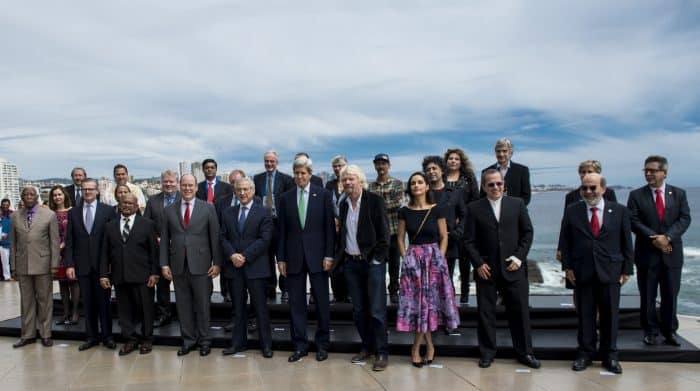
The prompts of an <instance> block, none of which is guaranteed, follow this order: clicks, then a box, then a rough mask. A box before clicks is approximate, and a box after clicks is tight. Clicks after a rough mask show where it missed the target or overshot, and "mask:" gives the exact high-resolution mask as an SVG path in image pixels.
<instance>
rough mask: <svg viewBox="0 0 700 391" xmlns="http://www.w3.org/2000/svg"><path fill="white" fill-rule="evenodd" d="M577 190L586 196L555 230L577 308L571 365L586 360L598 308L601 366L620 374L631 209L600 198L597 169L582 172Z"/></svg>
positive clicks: (590, 356)
mask: <svg viewBox="0 0 700 391" xmlns="http://www.w3.org/2000/svg"><path fill="white" fill-rule="evenodd" d="M580 190H581V196H582V198H583V200H584V201H585V202H576V203H573V204H571V205H569V206H568V207H567V208H566V210H565V211H564V217H563V219H562V225H561V235H560V236H559V249H560V250H561V263H562V268H563V269H564V270H565V271H566V279H567V280H569V282H571V284H572V285H573V286H574V289H575V293H576V295H575V300H576V308H577V309H578V311H577V315H578V352H577V354H576V360H574V362H573V365H572V366H571V369H573V370H574V371H582V370H584V369H586V368H587V367H588V365H590V364H591V361H592V360H593V357H594V356H595V353H596V342H597V339H598V334H597V333H596V315H597V314H599V319H598V323H599V325H600V326H599V327H600V347H599V351H600V356H601V358H602V360H603V366H604V367H605V369H607V370H608V371H610V372H613V373H618V374H619V373H622V367H621V366H620V363H619V362H618V358H617V356H618V354H617V330H618V323H619V322H618V312H619V309H620V287H621V285H623V284H624V283H625V282H627V280H628V279H629V276H630V275H631V274H632V272H633V264H632V257H633V255H632V232H631V225H630V214H629V211H628V210H627V208H625V207H624V206H623V205H620V204H618V203H616V202H613V201H609V200H605V199H604V198H603V193H605V178H603V176H602V175H600V174H587V175H586V176H584V177H583V179H582V180H581V188H580Z"/></svg>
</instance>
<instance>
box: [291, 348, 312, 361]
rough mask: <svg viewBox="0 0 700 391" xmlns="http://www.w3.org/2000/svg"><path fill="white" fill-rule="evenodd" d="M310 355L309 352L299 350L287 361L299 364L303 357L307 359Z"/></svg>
mask: <svg viewBox="0 0 700 391" xmlns="http://www.w3.org/2000/svg"><path fill="white" fill-rule="evenodd" d="M308 355H309V353H308V352H300V351H298V350H297V351H295V352H294V353H292V355H291V356H289V358H288V359H287V361H288V362H297V361H299V360H301V358H302V357H306V356H308Z"/></svg>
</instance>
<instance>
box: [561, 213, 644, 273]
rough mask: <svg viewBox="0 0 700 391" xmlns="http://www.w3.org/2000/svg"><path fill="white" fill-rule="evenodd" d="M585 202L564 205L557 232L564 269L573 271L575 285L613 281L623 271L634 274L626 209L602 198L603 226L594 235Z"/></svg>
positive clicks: (629, 226)
mask: <svg viewBox="0 0 700 391" xmlns="http://www.w3.org/2000/svg"><path fill="white" fill-rule="evenodd" d="M587 209H588V205H587V204H586V203H585V202H577V203H574V204H572V205H570V206H569V207H567V208H566V210H565V211H564V218H563V219H562V226H561V234H560V235H559V250H560V251H561V263H562V268H563V269H564V270H569V269H571V270H573V272H574V276H575V277H576V285H579V284H587V283H589V282H592V281H595V280H596V279H595V277H596V276H597V281H599V282H601V283H604V284H614V283H616V282H618V281H619V280H620V276H621V275H622V274H626V275H631V274H632V273H633V271H634V270H633V264H632V256H633V254H632V232H631V225H630V215H629V211H628V210H627V209H626V208H625V207H624V206H622V205H620V204H618V203H616V202H612V201H605V210H604V211H603V213H604V215H603V225H602V226H601V227H600V232H599V234H598V236H597V237H596V236H593V231H592V230H591V223H590V220H588V212H587Z"/></svg>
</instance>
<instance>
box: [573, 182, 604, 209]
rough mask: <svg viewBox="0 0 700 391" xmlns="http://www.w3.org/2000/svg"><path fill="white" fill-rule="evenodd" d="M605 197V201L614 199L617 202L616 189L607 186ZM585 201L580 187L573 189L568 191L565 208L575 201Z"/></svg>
mask: <svg viewBox="0 0 700 391" xmlns="http://www.w3.org/2000/svg"><path fill="white" fill-rule="evenodd" d="M603 199H604V200H605V201H612V202H617V196H616V195H615V190H613V189H611V188H609V187H606V188H605V193H603ZM579 201H583V197H581V191H580V188H578V189H575V190H571V191H570V192H568V193H566V197H565V198H564V209H566V207H567V206H569V205H571V204H573V203H574V202H579Z"/></svg>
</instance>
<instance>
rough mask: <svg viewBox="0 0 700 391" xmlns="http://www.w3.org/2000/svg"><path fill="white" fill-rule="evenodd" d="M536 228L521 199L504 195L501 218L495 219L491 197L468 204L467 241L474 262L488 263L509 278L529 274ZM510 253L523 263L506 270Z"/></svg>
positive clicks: (512, 278)
mask: <svg viewBox="0 0 700 391" xmlns="http://www.w3.org/2000/svg"><path fill="white" fill-rule="evenodd" d="M532 236H533V229H532V223H531V222H530V216H529V215H528V213H527V207H526V206H525V203H524V202H523V200H522V199H520V198H517V197H510V196H503V199H502V201H501V218H500V221H497V220H496V216H495V215H494V214H493V209H491V204H490V203H489V200H488V198H481V199H479V200H477V201H474V202H472V203H470V204H469V205H467V219H466V224H465V232H464V244H465V249H466V252H467V255H468V257H469V260H470V262H471V264H472V266H473V267H474V268H475V269H476V268H478V267H479V266H481V265H482V264H483V263H488V265H489V267H490V268H491V270H495V269H496V268H498V269H500V274H501V275H502V276H503V278H504V279H505V280H507V281H516V280H518V279H521V278H527V272H526V271H527V265H526V262H527V254H528V252H529V251H530V246H531V245H532ZM511 255H513V256H516V257H517V258H518V259H520V260H521V261H522V262H523V264H522V265H521V267H520V268H519V269H518V270H516V271H512V272H509V271H506V267H507V264H506V262H505V259H506V258H508V257H510V256H511Z"/></svg>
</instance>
